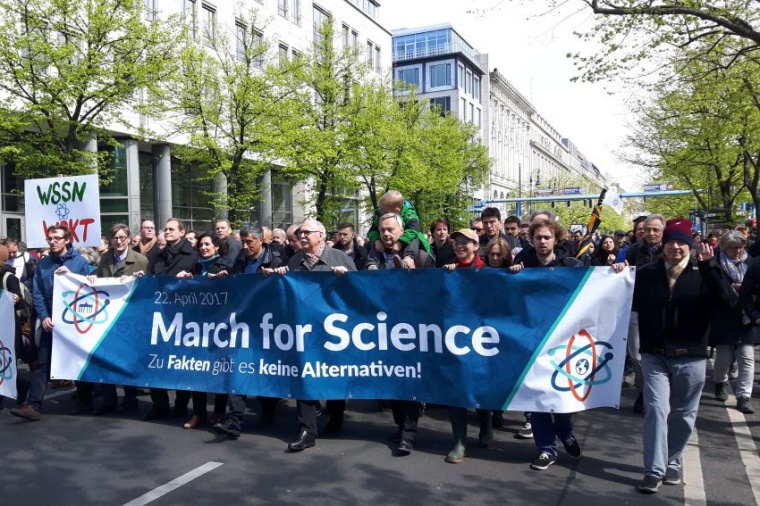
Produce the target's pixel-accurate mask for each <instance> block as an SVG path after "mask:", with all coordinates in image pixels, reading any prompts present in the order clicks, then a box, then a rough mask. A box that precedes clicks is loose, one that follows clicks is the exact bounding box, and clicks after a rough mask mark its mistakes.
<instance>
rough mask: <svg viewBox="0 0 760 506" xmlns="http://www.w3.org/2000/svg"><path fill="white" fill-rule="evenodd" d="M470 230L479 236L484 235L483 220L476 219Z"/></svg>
mask: <svg viewBox="0 0 760 506" xmlns="http://www.w3.org/2000/svg"><path fill="white" fill-rule="evenodd" d="M470 230H474V231H475V233H476V234H478V235H479V236H481V235H483V220H481V219H480V218H475V219H474V220H472V221H471V222H470Z"/></svg>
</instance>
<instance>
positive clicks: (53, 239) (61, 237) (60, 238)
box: [47, 236, 65, 242]
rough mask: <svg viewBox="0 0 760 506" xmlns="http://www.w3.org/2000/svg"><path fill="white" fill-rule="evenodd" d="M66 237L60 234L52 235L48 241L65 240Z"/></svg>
mask: <svg viewBox="0 0 760 506" xmlns="http://www.w3.org/2000/svg"><path fill="white" fill-rule="evenodd" d="M64 239H65V237H63V236H60V237H52V236H51V237H48V238H47V242H57V241H63V240H64Z"/></svg>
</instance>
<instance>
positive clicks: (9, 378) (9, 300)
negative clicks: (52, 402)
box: [0, 290, 17, 399]
mask: <svg viewBox="0 0 760 506" xmlns="http://www.w3.org/2000/svg"><path fill="white" fill-rule="evenodd" d="M0 322H1V323H0V395H3V396H5V397H10V398H11V399H15V398H16V395H17V393H16V374H17V371H16V350H15V346H16V319H15V318H14V309H13V294H12V293H11V292H7V291H5V290H0Z"/></svg>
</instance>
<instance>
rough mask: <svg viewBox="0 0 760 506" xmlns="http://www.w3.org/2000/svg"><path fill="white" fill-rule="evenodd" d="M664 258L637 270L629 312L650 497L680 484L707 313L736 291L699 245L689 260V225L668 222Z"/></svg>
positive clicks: (701, 372)
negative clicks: (635, 318) (637, 356)
mask: <svg viewBox="0 0 760 506" xmlns="http://www.w3.org/2000/svg"><path fill="white" fill-rule="evenodd" d="M662 243H663V245H664V246H663V258H661V259H660V260H657V261H656V262H653V263H650V264H648V265H646V266H644V267H642V268H641V269H639V270H638V271H637V272H636V285H635V288H634V291H633V309H634V310H635V311H637V312H638V314H639V331H640V339H641V346H640V351H641V368H642V371H643V376H644V406H645V409H646V415H645V417H644V427H643V431H642V433H643V443H644V479H643V480H642V482H641V484H640V485H639V487H638V489H639V491H640V492H642V493H647V494H651V493H655V492H657V490H658V489H659V487H660V484H661V483H665V484H668V485H676V484H679V483H681V481H682V475H681V460H682V453H683V450H684V448H685V447H686V443H687V442H688V441H689V438H690V437H691V433H692V431H693V429H694V423H695V421H696V418H697V410H698V409H699V399H700V396H701V394H702V388H703V387H704V384H705V369H706V364H705V362H706V360H707V340H708V330H709V327H710V319H711V314H712V313H713V312H714V311H715V310H716V309H719V308H722V307H725V306H730V305H732V304H733V303H734V302H735V300H736V295H735V293H733V292H732V290H731V287H730V285H728V282H727V281H725V280H724V279H723V278H722V277H721V274H720V271H719V267H718V266H717V265H716V264H715V262H714V261H712V258H713V250H712V248H711V247H710V245H709V244H707V243H703V244H702V245H700V249H699V263H698V264H697V262H695V261H694V259H692V257H691V256H690V254H689V252H690V249H691V248H692V247H693V245H694V243H693V240H692V234H691V222H690V221H689V220H686V219H683V218H677V219H674V220H669V221H668V222H667V223H666V224H665V230H664V232H663V235H662Z"/></svg>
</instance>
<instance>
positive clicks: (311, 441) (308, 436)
mask: <svg viewBox="0 0 760 506" xmlns="http://www.w3.org/2000/svg"><path fill="white" fill-rule="evenodd" d="M316 441H317V436H315V435H314V434H312V433H311V432H306V431H305V430H302V431H301V434H300V435H299V436H298V440H297V441H293V442H292V443H289V444H288V450H290V451H291V452H300V451H302V450H305V449H306V448H313V447H314V446H315V445H316V444H317V443H316Z"/></svg>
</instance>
